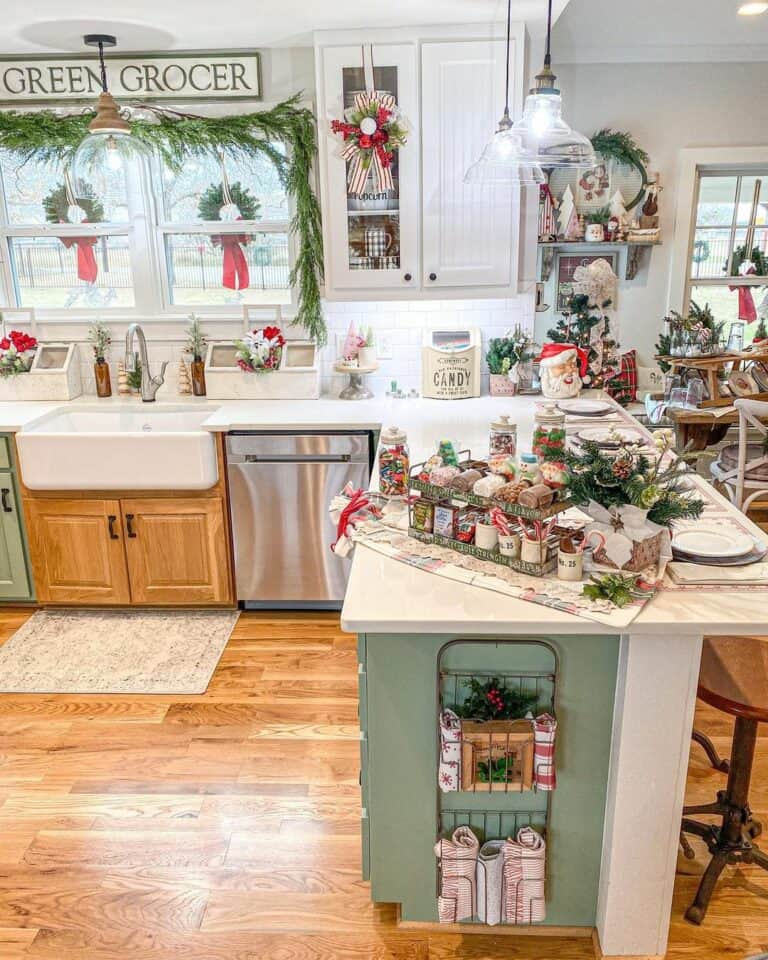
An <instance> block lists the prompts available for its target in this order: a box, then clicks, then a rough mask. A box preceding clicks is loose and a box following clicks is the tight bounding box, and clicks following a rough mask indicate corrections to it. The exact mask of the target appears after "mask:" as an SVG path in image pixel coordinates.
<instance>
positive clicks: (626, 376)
mask: <svg viewBox="0 0 768 960" xmlns="http://www.w3.org/2000/svg"><path fill="white" fill-rule="evenodd" d="M611 384H612V381H610V380H609V381H608V383H607V384H606V385H605V389H606V392H607V393H608V396H609V397H613V399H614V400H615V401H616V402H617V403H634V402H635V401H636V400H637V351H636V350H629V351H627V353H623V354H622V355H621V369H620V370H619V372H618V373H617V374H616V382H615V383H614V384H613V386H612V385H611Z"/></svg>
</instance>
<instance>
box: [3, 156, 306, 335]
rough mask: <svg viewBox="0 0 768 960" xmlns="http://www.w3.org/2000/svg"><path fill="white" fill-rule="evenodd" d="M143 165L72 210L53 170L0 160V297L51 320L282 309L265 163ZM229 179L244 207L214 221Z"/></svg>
mask: <svg viewBox="0 0 768 960" xmlns="http://www.w3.org/2000/svg"><path fill="white" fill-rule="evenodd" d="M148 167H149V169H148V170H145V171H144V172H143V173H141V174H138V173H137V172H136V171H133V173H132V175H131V172H130V171H129V175H128V176H127V177H126V176H124V174H123V173H122V172H116V173H114V174H112V173H110V174H109V177H108V178H107V179H106V180H105V181H104V182H100V183H97V184H94V185H93V190H92V196H91V197H88V198H85V199H84V200H79V201H78V203H77V206H79V207H80V210H81V211H82V212H80V211H77V210H75V211H73V210H72V209H71V208H72V202H71V201H72V199H73V198H72V196H71V191H68V189H67V184H66V182H65V179H64V175H63V174H62V173H61V172H60V171H56V170H53V169H52V168H51V167H49V166H47V165H43V164H37V163H35V162H27V163H25V164H20V163H19V162H18V160H17V159H16V158H15V157H13V156H12V155H10V154H7V153H5V154H0V242H1V243H2V250H1V251H0V263H2V267H3V274H4V276H3V280H4V284H5V288H6V295H5V302H6V303H8V304H10V305H11V306H17V307H34V308H35V309H36V310H38V311H45V312H48V311H51V312H52V313H51V314H50V316H51V317H56V316H62V317H63V316H65V315H67V316H73V315H77V314H78V313H80V312H82V311H88V310H96V309H98V310H100V311H104V310H108V311H112V310H114V311H115V314H118V313H127V314H131V313H134V314H136V315H139V316H150V317H151V316H158V315H161V314H163V313H168V312H177V313H185V312H188V311H189V310H190V309H191V308H193V309H195V310H198V311H201V312H206V311H208V312H212V313H219V314H224V313H239V312H240V309H241V306H242V304H244V303H248V304H253V303H270V304H271V303H290V300H291V294H290V288H289V284H288V277H289V274H290V270H291V259H290V258H291V244H290V242H289V237H288V232H289V222H290V213H289V205H288V198H287V196H286V193H285V190H284V189H283V186H282V184H281V182H280V178H279V177H278V175H277V172H276V170H275V169H274V167H273V165H272V164H271V163H270V162H269V160H268V159H267V158H259V159H257V160H254V161H250V160H241V159H239V158H231V157H226V156H225V157H224V158H223V159H222V161H221V162H217V161H216V160H215V159H213V158H200V159H199V160H195V161H190V162H187V163H185V165H184V169H183V170H182V171H181V172H180V173H173V172H172V171H170V170H167V169H164V168H163V166H162V164H161V163H160V162H159V161H154V160H153V161H152V162H151V163H150V164H149V165H148ZM225 181H226V182H227V183H228V184H229V185H231V186H230V187H229V194H232V195H234V198H236V199H241V200H242V199H243V198H244V199H245V201H247V202H246V203H241V206H243V207H244V208H245V209H244V210H243V211H241V210H240V209H239V208H238V209H235V208H227V210H225V211H224V214H223V215H222V214H220V207H221V206H224V204H223V203H222V204H218V203H217V202H216V193H217V191H218V192H219V194H221V193H223V189H222V184H223V183H224V182H225ZM201 201H203V203H202V206H201ZM206 201H207V203H206ZM84 214H85V217H84ZM227 215H228V216H229V217H230V219H224V217H226V216H227ZM216 216H222V219H214V217H216ZM76 217H80V218H83V217H84V219H82V221H81V222H78V221H77V219H76ZM73 220H74V222H72V221H73Z"/></svg>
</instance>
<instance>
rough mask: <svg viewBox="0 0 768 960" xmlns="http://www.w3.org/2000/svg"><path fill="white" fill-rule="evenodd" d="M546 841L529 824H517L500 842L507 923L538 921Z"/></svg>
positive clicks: (543, 906) (543, 911)
mask: <svg viewBox="0 0 768 960" xmlns="http://www.w3.org/2000/svg"><path fill="white" fill-rule="evenodd" d="M545 856H546V844H545V843H544V839H543V837H542V836H541V834H539V833H537V832H536V831H535V830H534V829H533V827H521V829H520V830H518V832H517V839H516V840H507V841H506V842H505V843H504V909H505V911H506V922H507V923H540V922H541V921H542V920H543V919H544V918H545V917H546V915H547V908H546V904H545V902H544V862H545Z"/></svg>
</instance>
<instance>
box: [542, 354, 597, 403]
mask: <svg viewBox="0 0 768 960" xmlns="http://www.w3.org/2000/svg"><path fill="white" fill-rule="evenodd" d="M587 360H588V358H587V353H586V351H585V350H582V349H581V347H577V346H576V345H575V344H573V343H545V344H544V346H543V347H542V350H541V356H540V357H539V379H540V380H541V392H542V394H543V395H544V396H545V397H546V398H547V399H548V400H569V399H570V398H571V397H575V396H576V395H577V394H578V393H579V391H580V390H581V388H582V385H583V382H584V377H586V375H587Z"/></svg>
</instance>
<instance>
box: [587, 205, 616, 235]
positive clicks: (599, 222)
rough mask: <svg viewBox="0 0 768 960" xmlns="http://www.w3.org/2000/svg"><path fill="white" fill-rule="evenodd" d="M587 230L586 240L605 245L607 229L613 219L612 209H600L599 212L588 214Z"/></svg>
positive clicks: (592, 211) (594, 211)
mask: <svg viewBox="0 0 768 960" xmlns="http://www.w3.org/2000/svg"><path fill="white" fill-rule="evenodd" d="M585 219H586V224H587V226H586V230H585V232H584V239H585V240H586V241H588V242H589V243H603V241H604V240H605V228H606V226H607V224H608V221H609V220H610V219H611V210H610V207H600V209H599V210H591V211H590V212H589V213H587V214H586V218H585Z"/></svg>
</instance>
